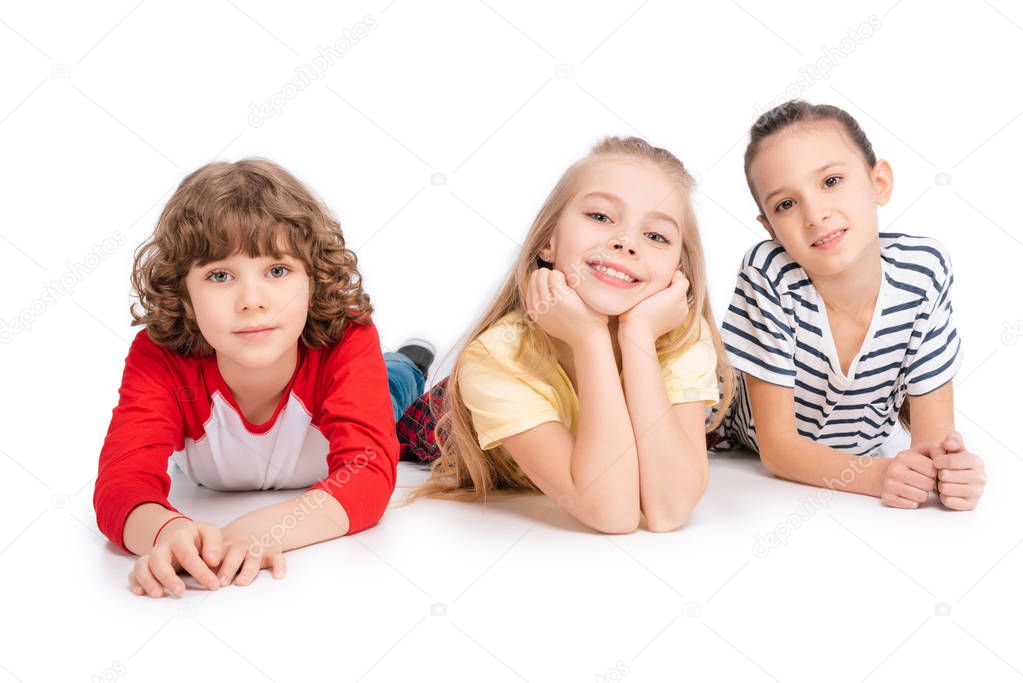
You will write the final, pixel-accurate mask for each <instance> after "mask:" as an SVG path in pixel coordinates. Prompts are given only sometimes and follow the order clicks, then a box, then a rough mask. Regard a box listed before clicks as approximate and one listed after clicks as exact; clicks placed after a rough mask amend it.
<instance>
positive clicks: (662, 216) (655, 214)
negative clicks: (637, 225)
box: [582, 192, 682, 235]
mask: <svg viewBox="0 0 1023 683" xmlns="http://www.w3.org/2000/svg"><path fill="white" fill-rule="evenodd" d="M588 197H603V198H604V199H607V200H609V201H611V202H612V203H614V204H617V205H618V206H621V205H622V204H624V202H623V201H622V198H621V197H619V196H618V195H616V194H612V193H610V192H587V193H586V194H584V195H583V196H582V198H583V199H586V198H588ZM647 216H648V217H650V218H654V219H657V220H662V221H665V222H667V223H670V224H671V227H673V228H675V232H677V233H679V234H680V235H681V234H682V229H681V228H679V226H678V221H676V220H675V219H674V218H672V217H671V216H669V215H668V214H666V213H664V212H662V211H651V212H650V213H648V214H647Z"/></svg>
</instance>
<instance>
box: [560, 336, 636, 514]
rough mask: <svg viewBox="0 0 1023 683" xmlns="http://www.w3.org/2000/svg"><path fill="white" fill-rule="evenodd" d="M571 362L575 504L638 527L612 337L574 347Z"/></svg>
mask: <svg viewBox="0 0 1023 683" xmlns="http://www.w3.org/2000/svg"><path fill="white" fill-rule="evenodd" d="M573 362H574V365H575V367H576V368H577V372H576V375H577V385H578V386H577V387H576V390H577V392H578V396H579V424H578V428H577V429H576V436H575V442H574V445H573V448H572V463H571V475H572V481H573V482H574V486H575V490H576V492H577V495H576V498H577V501H576V504H579V505H584V506H591V507H599V508H601V509H602V510H603V511H604V513H606V514H607V515H608V516H612V517H615V518H620V519H621V520H627V521H628V520H632V519H635V521H636V522H637V523H638V520H639V467H638V463H637V461H636V443H635V439H634V438H633V432H632V423H631V422H630V419H629V412H628V407H627V406H626V404H625V395H624V393H623V391H622V385H621V381H620V379H619V375H618V366H617V364H616V362H615V358H614V349H613V348H612V346H611V338H610V335H607V334H605V335H602V336H595V337H593V338H591V339H589V340H587V341H586V342H584V343H581V344H578V345H577V346H576V347H573ZM622 525H623V526H629V524H625V523H624V522H623V523H622ZM632 526H633V528H634V525H632Z"/></svg>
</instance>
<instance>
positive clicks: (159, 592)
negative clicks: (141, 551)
mask: <svg viewBox="0 0 1023 683" xmlns="http://www.w3.org/2000/svg"><path fill="white" fill-rule="evenodd" d="M135 578H136V579H137V580H138V582H139V585H140V586H142V588H143V590H145V592H146V595H148V596H149V597H151V598H159V597H163V592H164V591H163V586H162V585H160V582H159V581H157V579H156V577H155V576H153V570H152V569H151V568H150V566H149V556H148V555H146V556H143V557H141V558H139V562H138V563H136V565H135Z"/></svg>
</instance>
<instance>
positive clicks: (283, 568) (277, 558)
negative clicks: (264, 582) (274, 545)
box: [270, 553, 288, 579]
mask: <svg viewBox="0 0 1023 683" xmlns="http://www.w3.org/2000/svg"><path fill="white" fill-rule="evenodd" d="M270 571H271V572H272V574H273V577H274V578H275V579H283V578H284V577H285V576H286V575H287V573H288V567H287V563H286V562H285V561H284V553H278V554H277V555H274V556H273V567H272V569H271V570H270Z"/></svg>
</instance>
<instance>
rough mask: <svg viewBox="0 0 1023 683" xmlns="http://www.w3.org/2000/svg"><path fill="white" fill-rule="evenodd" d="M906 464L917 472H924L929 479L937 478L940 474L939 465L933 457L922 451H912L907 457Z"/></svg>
mask: <svg viewBox="0 0 1023 683" xmlns="http://www.w3.org/2000/svg"><path fill="white" fill-rule="evenodd" d="M904 460H905V463H906V466H907V467H909V469H910V470H912V471H913V472H916V473H917V474H922V475H923V476H925V477H927V478H928V479H935V478H936V477H937V476H938V467H937V465H936V464H935V463H934V461H933V460H932V459H931V458H928V457H927V456H926V455H921V454H920V453H911V454H910V455H909V456H908V457H906V458H905V459H904Z"/></svg>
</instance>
